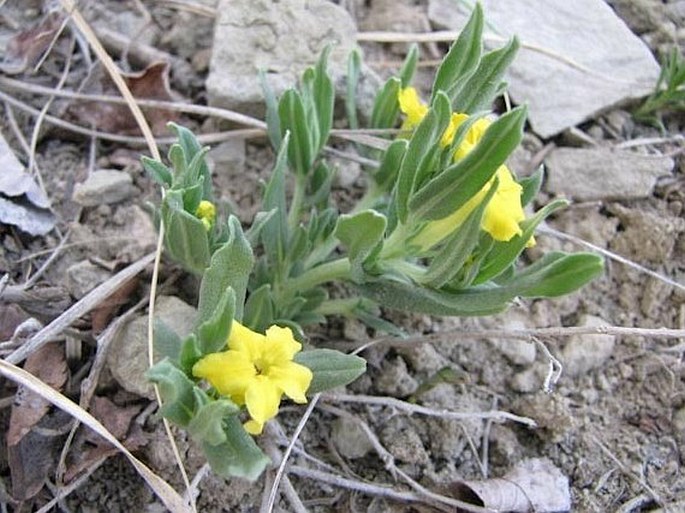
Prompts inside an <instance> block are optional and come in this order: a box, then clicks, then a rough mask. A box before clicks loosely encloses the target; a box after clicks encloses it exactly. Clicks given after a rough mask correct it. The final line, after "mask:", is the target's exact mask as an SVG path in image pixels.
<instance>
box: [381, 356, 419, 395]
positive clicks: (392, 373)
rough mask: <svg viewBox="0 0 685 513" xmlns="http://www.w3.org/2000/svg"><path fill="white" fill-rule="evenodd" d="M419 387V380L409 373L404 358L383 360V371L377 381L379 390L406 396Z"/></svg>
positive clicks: (384, 392)
mask: <svg viewBox="0 0 685 513" xmlns="http://www.w3.org/2000/svg"><path fill="white" fill-rule="evenodd" d="M418 387H419V384H418V382H417V381H416V380H415V379H414V377H413V376H412V375H411V374H410V373H409V371H408V370H407V364H406V363H404V360H403V359H402V358H400V357H398V358H395V359H393V360H386V361H385V362H383V370H382V373H381V375H380V377H379V378H378V381H377V382H376V388H377V389H378V391H379V392H381V393H382V394H387V395H391V396H393V397H404V396H407V395H409V394H412V393H414V392H415V391H416V389H417V388H418Z"/></svg>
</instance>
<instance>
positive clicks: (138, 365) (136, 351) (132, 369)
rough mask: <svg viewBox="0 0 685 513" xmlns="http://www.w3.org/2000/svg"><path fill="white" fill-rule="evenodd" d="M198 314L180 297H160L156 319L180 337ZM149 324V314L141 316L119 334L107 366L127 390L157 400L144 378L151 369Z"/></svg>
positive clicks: (188, 330) (113, 344)
mask: <svg viewBox="0 0 685 513" xmlns="http://www.w3.org/2000/svg"><path fill="white" fill-rule="evenodd" d="M195 314H196V312H195V308H193V307H192V306H190V305H188V304H187V303H185V302H183V301H181V300H180V299H178V298H177V297H173V296H159V297H158V298H157V305H156V309H155V315H156V317H157V318H158V319H161V320H162V321H163V322H164V323H165V324H166V325H167V326H169V327H170V328H172V329H173V330H174V331H175V332H176V333H177V334H178V335H179V336H180V337H181V338H183V337H184V336H185V335H187V334H188V333H189V332H190V330H191V328H192V326H193V323H194V322H195ZM147 322H148V320H147V315H141V316H139V317H136V318H135V319H134V320H132V321H131V322H129V323H128V324H126V326H124V327H123V328H122V329H121V330H120V331H119V333H118V334H117V336H116V338H115V339H114V340H113V341H112V347H111V348H110V350H109V354H108V355H107V365H108V367H109V370H110V372H111V373H112V376H113V377H114V379H116V380H117V382H118V383H119V384H120V385H121V386H122V387H123V388H124V389H125V390H127V391H129V392H132V393H134V394H137V395H140V396H142V397H147V398H148V399H154V397H155V394H154V389H153V387H152V385H151V384H150V382H149V381H148V380H147V379H146V378H145V376H144V374H145V371H146V370H147V369H148V358H147Z"/></svg>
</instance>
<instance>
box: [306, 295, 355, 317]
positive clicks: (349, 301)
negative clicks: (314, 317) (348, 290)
mask: <svg viewBox="0 0 685 513" xmlns="http://www.w3.org/2000/svg"><path fill="white" fill-rule="evenodd" d="M362 301H363V299H361V298H358V297H351V298H344V299H328V300H326V301H323V302H322V303H321V304H320V305H319V306H317V307H316V309H315V310H314V311H315V312H316V313H318V314H321V315H351V314H352V313H354V310H355V309H356V308H357V307H358V306H359V305H360V304H361V302H362Z"/></svg>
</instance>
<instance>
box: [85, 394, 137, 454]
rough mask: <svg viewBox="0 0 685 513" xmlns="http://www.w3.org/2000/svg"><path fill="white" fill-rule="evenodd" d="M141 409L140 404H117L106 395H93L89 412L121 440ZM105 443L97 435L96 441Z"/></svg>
mask: <svg viewBox="0 0 685 513" xmlns="http://www.w3.org/2000/svg"><path fill="white" fill-rule="evenodd" d="M140 410H141V406H140V405H131V406H119V405H117V404H115V403H113V402H112V401H110V400H109V399H107V398H106V397H99V396H95V397H93V402H92V405H91V408H90V413H91V415H93V417H95V418H96V419H98V420H99V421H100V422H101V423H102V425H103V426H105V427H106V428H107V431H109V432H110V433H112V434H113V435H114V436H115V437H116V438H117V439H118V440H123V439H124V437H125V436H126V434H127V433H128V430H129V427H130V426H131V422H132V421H133V418H134V417H135V416H136V415H138V413H139V412H140ZM100 442H101V443H105V442H104V441H103V440H102V438H99V437H98V443H100Z"/></svg>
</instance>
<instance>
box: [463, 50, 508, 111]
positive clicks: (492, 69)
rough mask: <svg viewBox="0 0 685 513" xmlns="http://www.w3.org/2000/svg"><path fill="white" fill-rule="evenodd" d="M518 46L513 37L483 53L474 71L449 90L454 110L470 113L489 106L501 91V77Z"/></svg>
mask: <svg viewBox="0 0 685 513" xmlns="http://www.w3.org/2000/svg"><path fill="white" fill-rule="evenodd" d="M518 48H519V42H518V39H516V38H513V39H512V40H511V41H509V43H508V44H507V45H506V46H504V47H503V48H500V49H498V50H494V51H492V52H489V53H487V54H485V55H484V56H483V58H482V59H481V61H480V64H479V66H478V69H477V70H476V71H475V73H473V75H471V76H470V77H469V79H468V80H467V81H465V82H464V83H463V85H462V86H461V87H460V88H458V90H457V91H455V92H454V93H451V91H450V93H451V94H453V96H452V98H453V99H454V100H453V102H452V106H453V108H454V110H455V111H457V112H464V113H466V114H472V113H473V112H476V111H478V110H481V109H484V108H485V109H488V108H490V106H491V105H492V102H493V100H494V99H495V96H496V95H497V94H498V93H501V90H502V77H503V76H504V72H505V71H506V70H507V67H508V66H509V64H511V62H512V61H513V60H514V56H515V55H516V52H517V51H518Z"/></svg>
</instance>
